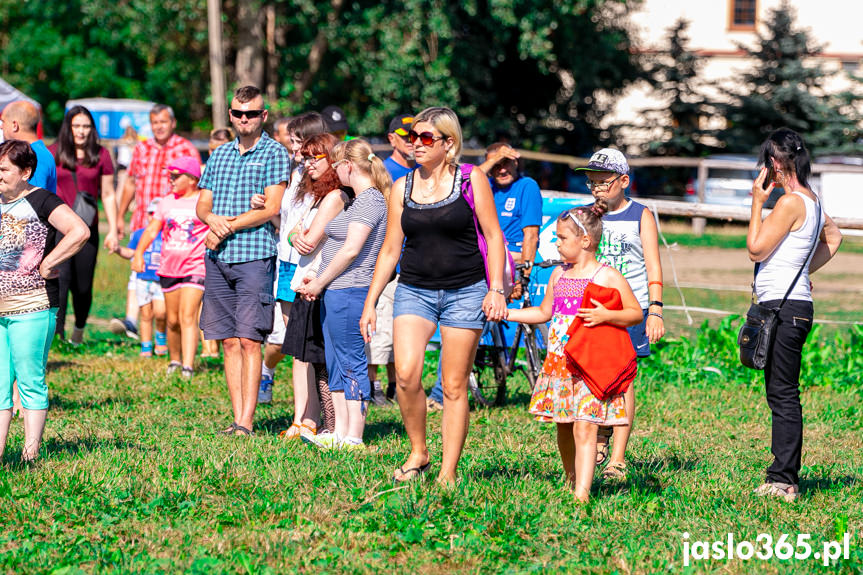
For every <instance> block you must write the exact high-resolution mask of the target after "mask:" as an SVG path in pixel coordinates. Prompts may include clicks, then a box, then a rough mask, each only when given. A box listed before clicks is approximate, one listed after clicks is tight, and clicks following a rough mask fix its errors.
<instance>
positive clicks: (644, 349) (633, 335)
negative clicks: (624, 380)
mask: <svg viewBox="0 0 863 575" xmlns="http://www.w3.org/2000/svg"><path fill="white" fill-rule="evenodd" d="M641 314H642V317H641V323H640V324H638V325H634V326H632V327H628V328H626V331H628V332H629V339H630V341H632V347H634V348H635V355H636V356H638V357H647V356H649V355H650V339H648V337H647V310H646V309H643V310H641Z"/></svg>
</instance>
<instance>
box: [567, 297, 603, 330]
mask: <svg viewBox="0 0 863 575" xmlns="http://www.w3.org/2000/svg"><path fill="white" fill-rule="evenodd" d="M590 303H592V304H593V305H595V306H596V307H580V308H578V313H577V314H575V316H576V317H580V318H581V319H582V320H583V321H584V327H593V326H595V325H599V324H601V323H605V322H606V321H608V308H606V307H605V306H604V305H602V304H601V303H600V302H599V301H598V300H595V299H593V298H591V299H590Z"/></svg>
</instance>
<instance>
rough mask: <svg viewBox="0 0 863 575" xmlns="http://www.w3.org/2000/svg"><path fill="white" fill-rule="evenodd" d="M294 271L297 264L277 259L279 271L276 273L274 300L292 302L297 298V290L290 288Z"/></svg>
mask: <svg viewBox="0 0 863 575" xmlns="http://www.w3.org/2000/svg"><path fill="white" fill-rule="evenodd" d="M295 271H297V264H292V263H291V262H283V261H282V260H279V272H278V274H276V277H277V281H278V284H277V285H276V301H289V302H293V301H294V300H295V299H296V298H297V292H295V291H294V290H292V289H291V280H292V279H294V272H295Z"/></svg>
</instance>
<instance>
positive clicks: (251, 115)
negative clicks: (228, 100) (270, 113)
mask: <svg viewBox="0 0 863 575" xmlns="http://www.w3.org/2000/svg"><path fill="white" fill-rule="evenodd" d="M230 112H231V115H232V116H233V117H235V118H236V119H238V120H239V119H240V118H242V117H243V116H244V115H245V116H246V117H247V118H248V119H250V120H254V119H255V118H260V117H261V116H262V115H263V114H264V112H266V110H234V109H233V108H231V110H230Z"/></svg>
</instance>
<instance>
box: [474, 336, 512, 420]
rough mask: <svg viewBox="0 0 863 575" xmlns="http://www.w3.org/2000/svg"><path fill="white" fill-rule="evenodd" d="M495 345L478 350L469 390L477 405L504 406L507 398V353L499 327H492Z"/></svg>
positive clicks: (481, 347)
mask: <svg viewBox="0 0 863 575" xmlns="http://www.w3.org/2000/svg"><path fill="white" fill-rule="evenodd" d="M491 336H492V341H493V345H481V346H479V347H478V348H477V350H476V358H475V359H474V362H473V370H472V371H471V374H470V379H469V380H468V389H470V392H471V394H472V395H473V397H474V399H476V401H477V403H479V404H480V405H483V406H486V407H491V406H493V405H502V404H503V401H504V398H505V397H506V351H505V349H504V348H503V345H501V344H502V343H503V341H502V339H501V337H500V331H499V329H498V328H497V326H494V327H492V329H491Z"/></svg>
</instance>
